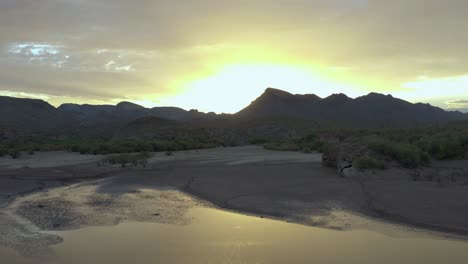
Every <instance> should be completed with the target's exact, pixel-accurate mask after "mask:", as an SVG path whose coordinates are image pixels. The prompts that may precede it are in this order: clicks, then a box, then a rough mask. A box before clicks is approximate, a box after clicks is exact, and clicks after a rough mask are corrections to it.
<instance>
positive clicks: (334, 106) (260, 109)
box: [236, 88, 468, 124]
mask: <svg viewBox="0 0 468 264" xmlns="http://www.w3.org/2000/svg"><path fill="white" fill-rule="evenodd" d="M236 115H237V116H239V117H241V118H248V119H256V118H271V117H282V118H301V119H306V120H315V121H322V122H328V123H335V122H340V123H343V122H344V123H358V124H366V123H367V124H370V123H374V122H375V123H384V122H390V123H413V124H429V123H443V122H449V121H455V120H461V119H466V118H468V115H466V114H463V113H461V112H448V111H444V110H443V109H441V108H438V107H434V106H431V105H429V104H422V103H417V104H412V103H409V102H407V101H404V100H401V99H398V98H394V97H392V96H391V95H383V94H378V93H370V94H368V95H365V96H361V97H358V98H356V99H352V98H349V97H348V96H346V95H345V94H333V95H331V96H329V97H326V98H323V99H322V98H320V97H318V96H316V95H313V94H309V95H295V94H291V93H288V92H285V91H282V90H278V89H274V88H268V89H266V90H265V92H264V93H263V94H262V95H261V96H260V97H258V98H257V99H256V100H254V101H253V102H252V103H251V104H250V105H249V106H247V107H246V108H244V109H243V110H241V111H240V112H238V113H237V114H236Z"/></svg>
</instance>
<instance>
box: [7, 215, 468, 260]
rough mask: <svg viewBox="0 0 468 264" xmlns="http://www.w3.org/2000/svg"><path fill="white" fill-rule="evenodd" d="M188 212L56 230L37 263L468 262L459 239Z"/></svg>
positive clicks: (467, 253) (467, 252)
mask: <svg viewBox="0 0 468 264" xmlns="http://www.w3.org/2000/svg"><path fill="white" fill-rule="evenodd" d="M190 216H191V217H192V218H193V222H192V223H191V224H189V225H165V224H157V223H136V222H130V223H122V224H120V225H118V226H107V227H91V228H84V229H79V230H73V231H67V232H58V233H57V234H59V235H60V236H62V237H64V239H65V243H62V244H59V245H56V246H54V247H53V248H54V256H53V257H50V258H48V259H46V260H42V261H43V262H44V263H57V264H58V263H60V264H62V263H67V264H78V263H79V264H84V263H99V264H105V263H113V264H124V263H125V264H127V263H139V264H149V263H151V264H153V263H165V264H166V263H167V264H169V263H178V264H179V263H213V264H214V263H216V264H219V263H229V264H231V263H232V264H234V263H236V264H237V263H249V264H250V263H281V264H283V263H307V264H309V263H372V264H375V263H383V264H385V263H392V264H393V263H411V264H415V263H424V264H428V263H429V264H430V263H467V262H468V243H467V242H465V241H459V240H452V239H441V238H440V237H431V236H425V237H421V236H416V235H415V236H412V235H411V234H405V238H401V237H399V236H397V237H394V236H388V235H384V234H382V233H377V232H372V231H349V232H341V231H332V230H325V229H319V228H313V227H307V226H302V225H297V224H290V223H284V222H279V221H274V220H268V219H261V218H258V217H250V216H244V215H240V214H234V213H229V212H223V211H219V210H215V209H206V208H197V209H193V210H192V211H191V212H190ZM402 232H403V231H402ZM0 254H1V255H2V256H10V258H11V259H15V260H16V261H17V262H11V263H23V262H20V258H18V256H13V252H9V255H6V254H5V255H4V254H3V251H0ZM3 259H5V258H3ZM2 263H4V262H3V261H2ZM5 263H8V262H5ZM24 263H29V262H24ZM35 263H37V262H35Z"/></svg>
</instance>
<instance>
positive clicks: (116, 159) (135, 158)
mask: <svg viewBox="0 0 468 264" xmlns="http://www.w3.org/2000/svg"><path fill="white" fill-rule="evenodd" d="M150 157H151V154H149V153H148V152H141V153H123V154H115V155H111V156H109V157H107V158H106V159H105V160H104V162H106V163H109V164H112V165H113V164H119V165H120V166H121V167H122V168H124V167H127V165H132V166H134V167H137V166H138V165H142V166H143V167H146V165H147V164H148V159H149V158H150Z"/></svg>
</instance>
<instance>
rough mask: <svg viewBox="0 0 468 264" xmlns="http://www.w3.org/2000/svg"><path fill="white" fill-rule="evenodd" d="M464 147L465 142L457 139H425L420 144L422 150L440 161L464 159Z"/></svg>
mask: <svg viewBox="0 0 468 264" xmlns="http://www.w3.org/2000/svg"><path fill="white" fill-rule="evenodd" d="M463 145H464V144H463V140H462V139H459V138H456V137H436V138H424V139H421V140H420V141H419V142H418V146H419V147H420V148H421V149H423V150H424V151H426V152H428V153H429V154H430V155H431V156H432V157H434V158H436V159H439V160H444V159H454V158H460V157H463V155H464V153H465V148H464V146H463Z"/></svg>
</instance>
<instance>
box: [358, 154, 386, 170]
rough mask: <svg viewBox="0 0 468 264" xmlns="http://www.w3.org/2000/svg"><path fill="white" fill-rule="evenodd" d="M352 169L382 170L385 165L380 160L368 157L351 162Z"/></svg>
mask: <svg viewBox="0 0 468 264" xmlns="http://www.w3.org/2000/svg"><path fill="white" fill-rule="evenodd" d="M353 167H355V168H358V169H360V170H370V169H379V170H383V169H385V164H384V163H383V161H381V160H377V159H374V158H372V157H369V156H363V157H359V158H357V159H354V160H353Z"/></svg>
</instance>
